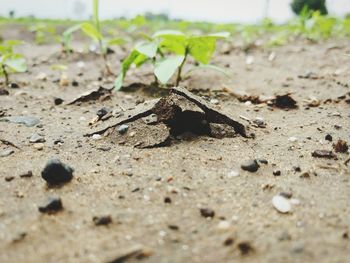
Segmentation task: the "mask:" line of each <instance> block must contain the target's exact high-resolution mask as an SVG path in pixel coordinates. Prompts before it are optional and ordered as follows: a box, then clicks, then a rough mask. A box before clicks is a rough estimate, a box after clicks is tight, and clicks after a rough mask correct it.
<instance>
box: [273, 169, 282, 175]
mask: <svg viewBox="0 0 350 263" xmlns="http://www.w3.org/2000/svg"><path fill="white" fill-rule="evenodd" d="M272 174H273V175H274V176H280V175H281V171H280V170H276V171H273V172H272Z"/></svg>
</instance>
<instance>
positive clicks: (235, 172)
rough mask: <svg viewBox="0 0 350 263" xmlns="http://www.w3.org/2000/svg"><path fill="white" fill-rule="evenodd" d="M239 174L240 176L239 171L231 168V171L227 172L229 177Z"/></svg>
mask: <svg viewBox="0 0 350 263" xmlns="http://www.w3.org/2000/svg"><path fill="white" fill-rule="evenodd" d="M237 176H239V171H237V170H231V171H230V172H229V173H228V174H227V177H228V178H232V177H237Z"/></svg>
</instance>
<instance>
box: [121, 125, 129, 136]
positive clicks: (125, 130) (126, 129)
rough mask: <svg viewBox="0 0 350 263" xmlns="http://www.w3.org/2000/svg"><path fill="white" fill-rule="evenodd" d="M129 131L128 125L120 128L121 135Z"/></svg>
mask: <svg viewBox="0 0 350 263" xmlns="http://www.w3.org/2000/svg"><path fill="white" fill-rule="evenodd" d="M128 129H129V126H128V125H126V124H122V125H120V126H119V127H118V132H119V134H125V133H126V132H127V131H128Z"/></svg>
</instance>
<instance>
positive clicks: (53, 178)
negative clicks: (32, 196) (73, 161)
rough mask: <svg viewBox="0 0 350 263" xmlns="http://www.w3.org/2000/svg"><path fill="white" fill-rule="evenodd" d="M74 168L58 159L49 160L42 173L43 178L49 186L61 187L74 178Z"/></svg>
mask: <svg viewBox="0 0 350 263" xmlns="http://www.w3.org/2000/svg"><path fill="white" fill-rule="evenodd" d="M73 171H74V170H73V168H71V167H70V166H68V165H66V164H64V163H62V162H61V161H60V160H58V159H52V160H49V161H48V162H47V164H46V166H45V168H44V170H43V171H42V172H41V177H42V178H43V179H44V180H45V181H46V182H47V183H48V184H49V185H59V184H63V183H66V182H69V181H70V180H72V178H73Z"/></svg>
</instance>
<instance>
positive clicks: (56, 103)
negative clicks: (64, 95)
mask: <svg viewBox="0 0 350 263" xmlns="http://www.w3.org/2000/svg"><path fill="white" fill-rule="evenodd" d="M63 101H64V100H63V99H61V98H54V99H53V102H54V104H55V105H56V106H58V105H61V104H62V103H63Z"/></svg>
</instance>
